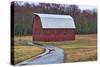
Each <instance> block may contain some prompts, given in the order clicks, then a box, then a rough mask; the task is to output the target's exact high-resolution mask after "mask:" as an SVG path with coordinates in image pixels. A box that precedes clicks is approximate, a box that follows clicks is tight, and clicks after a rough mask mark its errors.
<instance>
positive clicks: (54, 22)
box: [34, 13, 75, 28]
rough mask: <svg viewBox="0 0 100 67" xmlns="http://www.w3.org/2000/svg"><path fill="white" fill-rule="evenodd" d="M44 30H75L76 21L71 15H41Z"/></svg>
mask: <svg viewBox="0 0 100 67" xmlns="http://www.w3.org/2000/svg"><path fill="white" fill-rule="evenodd" d="M34 14H35V15H38V16H39V17H40V19H41V24H42V28H75V24H74V20H73V18H72V17H71V16H69V15H54V14H39V13H34Z"/></svg>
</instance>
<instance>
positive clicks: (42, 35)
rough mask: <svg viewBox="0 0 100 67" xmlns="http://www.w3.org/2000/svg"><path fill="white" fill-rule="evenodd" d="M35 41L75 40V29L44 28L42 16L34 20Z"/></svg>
mask: <svg viewBox="0 0 100 67" xmlns="http://www.w3.org/2000/svg"><path fill="white" fill-rule="evenodd" d="M33 40H34V41H65V40H75V29H42V26H41V22H40V18H39V17H38V16H36V17H35V18H34V20H33Z"/></svg>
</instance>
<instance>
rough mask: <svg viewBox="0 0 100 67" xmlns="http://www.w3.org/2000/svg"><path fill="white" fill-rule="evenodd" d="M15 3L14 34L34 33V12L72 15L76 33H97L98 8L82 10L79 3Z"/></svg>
mask: <svg viewBox="0 0 100 67" xmlns="http://www.w3.org/2000/svg"><path fill="white" fill-rule="evenodd" d="M11 4H14V34H15V35H31V34H32V17H33V16H32V14H33V13H48V14H62V15H71V16H72V17H73V18H74V21H75V25H76V33H78V34H91V33H97V9H94V10H81V9H80V8H79V7H78V6H77V5H65V4H54V3H28V2H24V3H22V2H12V3H11Z"/></svg>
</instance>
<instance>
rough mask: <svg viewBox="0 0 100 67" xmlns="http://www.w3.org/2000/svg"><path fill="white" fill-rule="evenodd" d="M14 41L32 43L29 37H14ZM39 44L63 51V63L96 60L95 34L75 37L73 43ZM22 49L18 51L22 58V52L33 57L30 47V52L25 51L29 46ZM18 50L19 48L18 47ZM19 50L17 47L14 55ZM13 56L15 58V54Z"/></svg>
mask: <svg viewBox="0 0 100 67" xmlns="http://www.w3.org/2000/svg"><path fill="white" fill-rule="evenodd" d="M15 40H22V41H23V40H24V41H32V37H31V36H23V37H15ZM39 43H42V44H47V45H52V46H56V47H59V48H62V49H64V56H65V57H64V62H78V61H92V60H96V59H97V36H96V34H88V35H76V39H75V40H73V41H61V42H39ZM22 47H23V46H22ZM24 47H25V48H24V49H23V50H22V51H20V53H21V54H22V55H23V56H22V58H23V57H24V56H25V55H24V54H23V53H24V52H25V53H26V54H27V53H28V51H30V53H29V54H28V56H32V55H34V54H31V52H32V53H34V51H33V49H32V47H30V48H31V50H30V49H29V50H28V49H26V48H27V47H29V46H24ZM19 48H21V47H20V46H19ZM19 48H18V46H17V47H15V53H16V52H17V50H20V49H19ZM36 50H37V48H36ZM38 51H39V52H40V53H41V49H40V50H37V51H35V52H38ZM42 51H43V50H42ZM20 53H19V54H20ZM15 55H16V57H17V54H15ZM19 57H20V55H19ZM25 59H26V58H24V60H25Z"/></svg>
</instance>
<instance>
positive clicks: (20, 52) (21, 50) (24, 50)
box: [14, 44, 44, 64]
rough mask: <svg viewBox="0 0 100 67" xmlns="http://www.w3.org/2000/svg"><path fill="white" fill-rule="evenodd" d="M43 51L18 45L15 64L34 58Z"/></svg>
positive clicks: (15, 50) (16, 46)
mask: <svg viewBox="0 0 100 67" xmlns="http://www.w3.org/2000/svg"><path fill="white" fill-rule="evenodd" d="M43 51H44V49H42V48H40V47H37V46H29V45H21V44H17V45H15V46H14V61H15V62H14V64H16V63H19V62H21V61H24V60H27V59H29V58H32V57H34V56H36V55H38V54H40V53H42V52H43Z"/></svg>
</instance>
